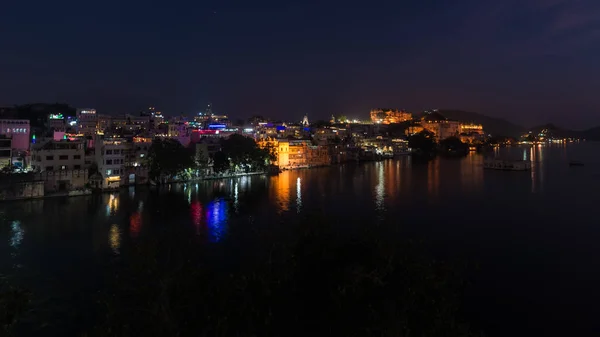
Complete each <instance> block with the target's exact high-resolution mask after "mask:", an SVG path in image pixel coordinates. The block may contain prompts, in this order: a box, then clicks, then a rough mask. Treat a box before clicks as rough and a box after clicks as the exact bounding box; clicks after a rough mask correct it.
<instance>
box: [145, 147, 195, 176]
mask: <svg viewBox="0 0 600 337" xmlns="http://www.w3.org/2000/svg"><path fill="white" fill-rule="evenodd" d="M148 164H149V167H150V177H152V178H157V177H161V176H167V177H173V176H175V175H177V174H180V173H182V172H183V171H184V170H186V169H190V168H194V166H195V161H194V155H193V153H192V151H190V150H189V149H186V148H185V147H183V145H181V143H180V142H178V141H177V140H175V139H171V138H165V139H161V138H156V139H154V140H153V141H152V145H151V146H150V149H148Z"/></svg>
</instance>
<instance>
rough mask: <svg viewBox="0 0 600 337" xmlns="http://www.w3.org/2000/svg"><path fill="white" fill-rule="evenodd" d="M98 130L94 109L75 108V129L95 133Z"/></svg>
mask: <svg viewBox="0 0 600 337" xmlns="http://www.w3.org/2000/svg"><path fill="white" fill-rule="evenodd" d="M97 130H98V115H97V114H96V110H95V109H77V131H79V132H80V133H83V134H86V135H95V134H96V132H97Z"/></svg>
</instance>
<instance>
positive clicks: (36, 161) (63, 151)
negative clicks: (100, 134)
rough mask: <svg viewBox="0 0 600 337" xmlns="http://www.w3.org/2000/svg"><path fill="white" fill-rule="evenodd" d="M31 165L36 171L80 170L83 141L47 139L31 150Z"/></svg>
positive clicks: (83, 148) (82, 165) (81, 166)
mask: <svg viewBox="0 0 600 337" xmlns="http://www.w3.org/2000/svg"><path fill="white" fill-rule="evenodd" d="M31 167H32V169H33V170H34V171H36V172H44V171H59V170H81V169H85V168H88V167H86V165H85V146H84V143H83V141H67V140H64V141H54V140H51V141H48V142H46V143H45V144H43V145H41V146H39V147H35V148H33V149H32V151H31Z"/></svg>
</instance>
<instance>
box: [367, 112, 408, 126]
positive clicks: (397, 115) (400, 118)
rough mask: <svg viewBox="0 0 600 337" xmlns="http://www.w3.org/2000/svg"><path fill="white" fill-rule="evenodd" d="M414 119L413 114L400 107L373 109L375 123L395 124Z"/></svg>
mask: <svg viewBox="0 0 600 337" xmlns="http://www.w3.org/2000/svg"><path fill="white" fill-rule="evenodd" d="M410 120H412V114H411V113H410V112H406V111H404V110H398V109H372V110H371V121H372V122H373V123H375V124H393V123H402V122H406V121H410Z"/></svg>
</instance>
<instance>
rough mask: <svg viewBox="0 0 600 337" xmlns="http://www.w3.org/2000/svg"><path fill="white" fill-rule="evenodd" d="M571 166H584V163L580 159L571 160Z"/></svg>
mask: <svg viewBox="0 0 600 337" xmlns="http://www.w3.org/2000/svg"><path fill="white" fill-rule="evenodd" d="M569 166H583V163H582V162H580V161H578V160H571V161H570V162H569Z"/></svg>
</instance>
